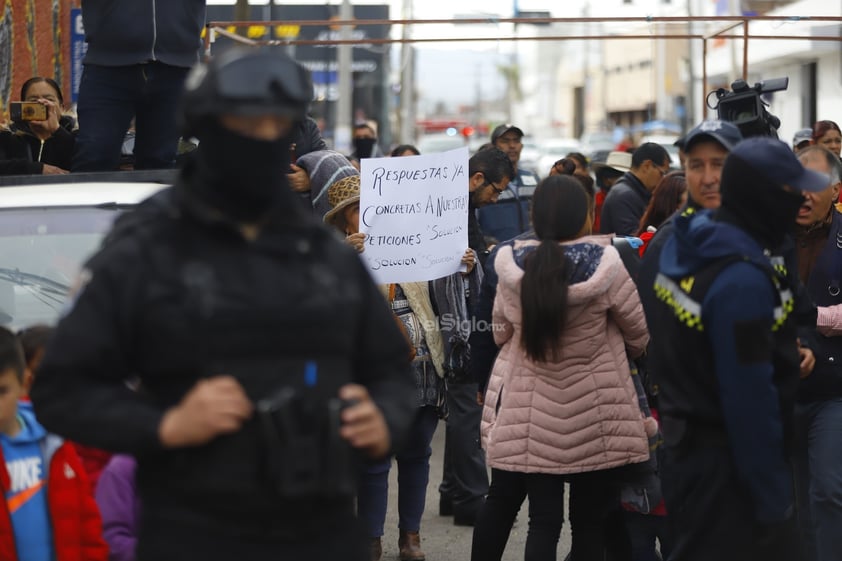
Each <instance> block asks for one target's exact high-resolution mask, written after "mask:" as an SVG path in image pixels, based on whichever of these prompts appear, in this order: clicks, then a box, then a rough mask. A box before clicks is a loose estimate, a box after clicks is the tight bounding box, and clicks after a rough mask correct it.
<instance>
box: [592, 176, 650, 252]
mask: <svg viewBox="0 0 842 561" xmlns="http://www.w3.org/2000/svg"><path fill="white" fill-rule="evenodd" d="M650 198H652V194H651V193H650V192H649V191H648V190H647V189H646V187H645V186H644V185H643V183H641V182H640V180H639V179H638V178H637V177H635V175H634V174H633V173H632V172H630V171H627V172H626V173H625V175H623V177H621V178H620V179H619V180H618V181H617V183H615V184H614V186H613V187H611V190H610V191H608V195H607V196H606V197H605V202H604V203H603V204H602V216H600V218H599V231H600V233H602V234H617V235H618V236H636V235H637V231H638V226H639V224H640V219H641V217H643V213H644V212H646V206H647V205H648V204H649V199H650Z"/></svg>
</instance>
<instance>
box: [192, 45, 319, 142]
mask: <svg viewBox="0 0 842 561" xmlns="http://www.w3.org/2000/svg"><path fill="white" fill-rule="evenodd" d="M312 99H313V82H312V80H311V78H310V72H309V71H308V70H307V69H306V68H304V67H303V66H301V65H300V64H298V63H297V62H295V61H294V60H293V59H291V58H290V57H288V56H287V55H285V54H283V53H282V52H281V51H280V50H278V49H276V48H271V47H261V48H247V47H232V48H229V49H227V50H226V51H225V52H223V53H221V54H220V55H218V56H215V57H214V58H212V59H211V60H210V62H208V63H199V64H197V65H196V66H194V67H193V69H192V70H191V71H190V74H188V76H187V79H186V80H185V83H184V95H183V96H182V101H181V103H182V106H181V115H182V118H183V122H182V132H183V134H184V136H185V137H188V136H200V135H199V134H198V132H199V131H200V130H201V127H202V123H203V122H205V121H206V120H207V119H208V118H215V117H217V116H219V115H222V114H234V115H258V114H272V115H281V116H286V117H290V118H291V119H293V120H294V121H300V120H303V119H304V118H305V116H306V114H307V106H308V104H309V103H310V101H311V100H312Z"/></svg>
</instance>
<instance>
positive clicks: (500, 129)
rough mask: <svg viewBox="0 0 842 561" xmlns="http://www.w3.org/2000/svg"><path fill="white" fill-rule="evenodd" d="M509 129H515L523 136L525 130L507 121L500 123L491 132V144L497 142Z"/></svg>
mask: <svg viewBox="0 0 842 561" xmlns="http://www.w3.org/2000/svg"><path fill="white" fill-rule="evenodd" d="M509 131H515V132H516V133H518V134H519V135H520V136H523V131H522V130H520V129H519V128H518V127H516V126H514V125H511V124H509V123H505V124H503V125H498V126H497V127H496V128H495V129H494V132H492V133H491V144H494V143H495V142H497V139H498V138H500V137H501V136H503V135H504V134H506V133H507V132H509Z"/></svg>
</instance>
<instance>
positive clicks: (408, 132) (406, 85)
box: [398, 0, 415, 144]
mask: <svg viewBox="0 0 842 561" xmlns="http://www.w3.org/2000/svg"><path fill="white" fill-rule="evenodd" d="M412 15H413V10H412V0H403V16H404V18H406V19H412ZM401 37H402V38H403V39H409V38H411V37H412V27H411V26H410V25H404V26H403V29H402V32H401ZM414 51H415V48H414V47H413V46H412V45H411V44H410V43H403V44H402V45H401V97H400V101H401V110H400V117H401V118H400V123H401V129H400V136H399V137H398V138H400V141H401V144H415V52H414Z"/></svg>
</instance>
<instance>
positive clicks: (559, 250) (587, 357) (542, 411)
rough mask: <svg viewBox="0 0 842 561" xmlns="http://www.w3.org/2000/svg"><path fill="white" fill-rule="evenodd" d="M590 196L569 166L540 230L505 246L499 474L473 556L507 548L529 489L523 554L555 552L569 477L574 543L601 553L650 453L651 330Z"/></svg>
mask: <svg viewBox="0 0 842 561" xmlns="http://www.w3.org/2000/svg"><path fill="white" fill-rule="evenodd" d="M590 208H591V205H590V200H589V197H588V195H587V193H586V192H585V190H584V189H583V188H582V187H581V185H580V184H579V183H578V182H577V181H576V180H575V179H572V178H570V177H566V176H551V177H548V178H547V179H545V180H544V181H543V182H542V183H541V184H540V185H539V186H538V188H537V189H536V191H535V195H534V199H533V210H532V219H533V225H534V228H535V234H536V238H537V240H524V241H517V242H515V244H514V245H513V246H504V247H501V248H500V249H499V250H498V252H497V256H496V259H495V261H494V266H495V270H496V272H497V275H498V278H499V280H498V285H497V296H496V300H495V302H494V314H493V318H494V322H493V327H494V338H495V341H496V342H497V344H498V345H499V346H500V347H501V349H500V353H499V355H498V356H497V360H496V362H495V364H494V368H493V370H492V373H491V379H490V381H489V384H488V389H487V392H486V395H485V407H484V410H483V419H482V442H483V447H484V448H485V449H486V454H487V462H488V465H489V466H490V467H491V468H492V482H491V488H490V490H489V495H488V498H487V499H486V503H485V506H484V507H483V510H482V512H481V513H480V516H479V519H478V521H477V526H476V528H475V533H474V546H473V551H472V559H474V560H479V559H482V560H483V561H489V560H494V559H499V558H500V556H501V555H502V552H503V549H504V548H505V543H506V540H507V538H508V534H509V531H510V529H511V525H512V522H513V519H514V516H515V515H516V513H517V510H518V508H519V507H520V504H521V503H522V501H523V498H524V496H528V497H529V534H528V537H527V543H526V560H527V561H537V560H554V559H556V549H557V545H558V538H559V534H560V532H561V525H562V519H563V505H564V500H563V493H564V483H565V481H569V482H570V483H571V484H572V496H571V511H572V517H573V531H574V533H573V554H572V558H573V559H575V560H576V561H589V560H591V559H600V560H601V559H602V558H603V557H602V555H603V540H604V538H603V533H604V532H603V520H604V516H605V514H606V513H607V512H609V511H610V510H611V509H612V508H616V505H617V501H618V475H619V474H618V468H621V467H622V466H626V465H628V464H635V463H642V462H645V461H646V460H647V459H648V458H649V446H648V441H647V434H646V428H645V425H644V418H643V415H642V414H641V411H640V407H639V403H638V398H637V394H636V393H635V388H634V384H633V382H632V379H631V375H630V372H629V364H628V360H627V358H626V351H627V350H628V352H629V353H631V355H632V356H637V355H640V354H641V353H642V352H643V350H644V349H645V347H646V343H647V341H648V339H649V336H648V333H647V330H646V322H645V319H644V315H643V310H642V308H641V305H640V300H639V298H638V295H637V291H636V289H635V285H634V283H633V281H632V280H631V278H630V277H629V275H628V273H627V272H626V269H625V267H624V266H623V263H622V261H621V259H620V256H619V254H618V253H617V251H616V250H615V249H614V248H613V247H612V246H611V237H610V236H590V235H589V234H590V232H591V215H592V213H591V210H590Z"/></svg>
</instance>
